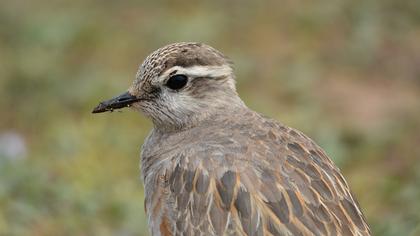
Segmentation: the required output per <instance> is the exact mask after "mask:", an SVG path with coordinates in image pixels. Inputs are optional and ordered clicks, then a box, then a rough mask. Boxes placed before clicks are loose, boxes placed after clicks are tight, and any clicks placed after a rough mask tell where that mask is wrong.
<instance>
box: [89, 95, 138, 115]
mask: <svg viewBox="0 0 420 236" xmlns="http://www.w3.org/2000/svg"><path fill="white" fill-rule="evenodd" d="M140 100H141V99H140V98H137V97H136V96H133V95H131V94H130V93H129V92H125V93H123V94H121V95H119V96H116V97H114V98H111V99H110V100H107V101H103V102H101V103H99V105H98V106H96V107H95V108H94V109H93V111H92V113H102V112H106V111H113V110H114V109H120V108H124V107H129V106H130V105H131V104H133V103H135V102H138V101H140Z"/></svg>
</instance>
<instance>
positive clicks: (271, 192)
mask: <svg viewBox="0 0 420 236" xmlns="http://www.w3.org/2000/svg"><path fill="white" fill-rule="evenodd" d="M232 64H233V63H232V61H231V60H230V59H229V58H228V57H226V56H225V55H224V54H223V53H221V52H220V51H218V50H216V49H215V48H213V47H211V46H209V45H207V44H204V43H197V42H180V43H173V44H169V45H166V46H163V47H161V48H159V49H157V50H156V51H154V52H152V53H151V54H150V55H149V56H147V57H146V59H145V60H144V61H143V63H142V64H141V65H140V67H139V69H138V72H137V74H136V78H135V80H134V82H133V84H132V85H131V86H130V87H129V89H128V90H127V91H126V92H124V93H123V94H121V95H118V96H116V97H114V98H112V99H109V100H106V101H103V102H100V103H99V105H98V106H96V107H95V108H94V110H93V111H92V112H93V113H102V112H106V111H113V110H116V109H120V108H125V107H130V108H131V109H133V110H135V111H139V112H141V113H143V114H144V115H145V116H146V117H148V118H149V119H150V120H151V121H152V123H153V128H152V130H151V131H150V133H149V135H148V136H147V138H146V139H145V141H144V144H143V146H142V150H141V176H142V180H143V183H144V188H145V211H146V215H147V219H148V225H149V232H150V234H151V235H153V236H157V235H162V236H168V235H173V236H174V235H249V236H251V235H274V236H277V235H370V234H371V231H370V228H369V225H368V223H367V222H366V219H365V217H364V215H363V213H362V211H361V208H360V207H359V204H358V202H357V200H356V199H355V197H354V195H353V194H352V192H351V190H350V188H349V185H348V184H347V181H346V180H345V179H344V177H343V175H342V174H341V172H340V170H339V168H338V167H337V166H336V165H335V164H334V163H333V162H332V160H331V159H330V158H329V157H328V156H327V154H326V153H325V151H324V150H323V149H322V148H321V147H320V146H318V145H317V144H316V143H315V142H314V141H313V140H312V139H311V138H309V137H308V136H306V135H305V134H303V133H302V132H300V131H298V130H297V129H294V128H291V127H288V126H286V125H284V124H283V123H281V122H278V121H276V120H274V119H271V118H268V117H266V116H264V115H261V114H259V113H257V112H255V111H253V110H251V109H250V108H248V107H247V106H246V105H245V103H244V102H243V101H242V100H241V98H240V97H239V95H238V93H237V91H236V86H235V84H236V78H235V75H234V72H233V65H232Z"/></svg>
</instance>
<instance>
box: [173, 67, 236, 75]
mask: <svg viewBox="0 0 420 236" xmlns="http://www.w3.org/2000/svg"><path fill="white" fill-rule="evenodd" d="M175 70H176V71H177V72H176V73H177V74H185V75H189V76H191V77H221V76H227V75H231V74H232V68H231V67H230V66H228V65H223V66H191V67H181V66H174V67H172V68H171V69H170V70H168V71H167V72H166V73H165V75H166V76H167V75H169V74H170V73H172V72H173V71H175Z"/></svg>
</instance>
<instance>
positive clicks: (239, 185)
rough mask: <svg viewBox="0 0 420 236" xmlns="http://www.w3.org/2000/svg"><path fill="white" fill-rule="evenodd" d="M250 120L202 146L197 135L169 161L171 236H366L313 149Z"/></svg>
mask: <svg viewBox="0 0 420 236" xmlns="http://www.w3.org/2000/svg"><path fill="white" fill-rule="evenodd" d="M251 118H252V119H258V122H255V120H250V122H244V123H239V124H238V123H235V122H231V123H229V122H226V123H225V124H226V127H227V128H228V129H226V130H225V131H224V132H222V131H219V130H218V129H217V128H214V131H215V132H213V135H214V136H211V134H210V133H206V135H205V136H206V138H204V137H202V136H200V135H201V134H200V132H198V133H196V136H195V139H196V140H200V141H199V142H193V141H192V142H191V144H192V145H185V146H184V147H183V149H182V151H180V152H177V153H176V154H174V159H172V160H173V161H172V162H171V165H170V166H169V167H168V169H167V172H166V178H165V179H166V183H167V186H168V189H169V193H170V195H171V197H172V198H173V199H172V200H171V202H173V203H175V204H174V205H173V207H174V208H175V209H176V211H175V212H176V214H177V215H176V216H175V221H176V222H177V224H179V225H180V226H179V232H186V231H185V230H189V229H194V228H197V227H198V226H202V227H207V228H206V229H205V230H207V231H203V232H213V233H215V234H216V235H219V234H223V233H226V232H228V231H229V229H231V230H234V229H235V230H240V232H243V233H244V234H247V235H262V234H263V233H264V232H270V233H271V234H273V235H311V234H313V235H337V234H341V235H353V234H358V233H360V234H361V235H368V234H369V229H368V226H367V224H366V223H365V221H364V219H363V215H362V213H361V211H360V210H359V208H358V206H357V203H356V201H355V199H353V196H352V194H351V192H350V190H349V187H348V185H347V183H346V181H345V180H344V178H343V177H342V175H341V173H340V171H339V169H338V168H337V167H336V166H335V165H334V164H333V163H332V162H331V160H330V159H329V158H328V156H327V155H326V154H325V152H324V151H323V150H322V149H321V148H319V147H318V146H317V145H316V144H315V143H314V142H313V141H312V140H311V139H309V138H308V137H307V136H305V135H304V134H303V133H301V132H299V131H297V130H295V129H292V128H289V127H286V126H284V125H282V124H280V123H278V122H276V121H273V120H271V119H267V118H264V117H261V116H257V115H255V116H254V117H251ZM245 121H246V119H245ZM251 121H252V122H251ZM203 140H204V142H203ZM186 218H190V219H191V221H189V222H186V221H185V219H186ZM203 230H204V229H203Z"/></svg>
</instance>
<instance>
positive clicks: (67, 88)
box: [0, 0, 420, 235]
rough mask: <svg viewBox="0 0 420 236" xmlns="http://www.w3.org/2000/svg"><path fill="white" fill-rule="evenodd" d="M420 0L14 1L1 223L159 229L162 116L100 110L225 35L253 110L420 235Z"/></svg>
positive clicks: (400, 227) (5, 35)
mask: <svg viewBox="0 0 420 236" xmlns="http://www.w3.org/2000/svg"><path fill="white" fill-rule="evenodd" d="M419 9H420V1H417V0H406V1H398V0H366V1H351V0H346V1H274V0H272V1H251V0H249V1H220V0H219V1H208V2H191V1H176V2H175V1H125V2H123V1H95V0H88V1H84V0H83V1H82V0H73V1H64V0H58V1H47V0H37V1H23V0H16V1H2V2H0V72H1V73H0V74H1V78H0V94H1V99H0V106H1V108H2V111H1V115H0V235H147V219H146V217H145V214H144V209H143V199H144V196H143V188H142V186H141V182H140V178H139V176H140V173H139V167H138V166H139V151H140V145H141V143H142V141H143V139H144V137H145V136H146V135H147V132H148V130H149V129H150V128H151V123H150V122H149V121H147V120H146V119H145V118H144V117H142V116H141V115H139V114H136V113H134V112H132V111H128V110H127V111H124V112H122V113H119V112H114V113H112V114H99V115H91V114H90V111H91V109H92V108H93V107H94V106H95V105H96V104H97V103H98V102H99V101H100V100H102V99H106V98H109V97H112V96H113V95H116V94H118V93H120V92H122V91H124V90H125V89H127V88H128V86H129V85H130V83H131V81H132V80H133V78H134V74H135V72H136V70H137V66H138V64H139V63H141V62H142V60H143V59H144V57H145V56H147V55H148V53H150V52H151V51H153V50H154V49H156V48H158V47H160V46H163V45H165V44H167V43H170V42H176V41H202V42H206V43H208V44H210V45H213V46H214V47H215V48H218V49H220V50H221V51H222V52H224V53H225V54H226V55H228V56H229V57H230V58H231V59H232V60H233V61H234V62H235V69H236V74H237V78H238V90H239V93H240V94H241V96H242V98H243V99H244V100H245V101H246V103H247V104H248V105H249V106H250V107H251V108H253V109H255V110H257V111H259V112H261V113H264V114H266V115H269V116H271V117H274V118H276V119H278V120H281V121H283V122H284V123H286V124H288V125H290V126H292V127H296V128H298V129H300V130H302V131H304V132H305V133H307V134H308V135H309V136H311V137H313V139H315V140H316V141H317V142H318V143H319V144H320V145H321V146H322V147H324V148H325V149H326V151H327V152H328V153H329V154H330V156H331V157H332V158H333V159H334V161H335V162H336V163H337V164H338V165H339V166H340V168H341V169H342V171H343V173H344V175H345V176H346V178H347V180H348V182H349V184H350V186H351V187H352V189H353V191H354V192H355V194H356V196H357V197H358V199H359V202H360V204H361V206H362V208H363V209H364V212H365V214H366V217H367V220H368V222H369V223H370V224H371V227H372V230H373V231H374V233H375V235H420V224H419V222H420V201H419V199H420V187H419V186H420V171H419V169H420V70H419V68H420V67H419V65H420V43H419V42H420V11H419ZM19 145H20V147H21V149H19V148H18V147H19ZM22 145H23V149H22ZM25 148H26V149H25ZM9 149H10V150H11V151H10V152H8V151H7V150H9ZM16 150H17V151H16Z"/></svg>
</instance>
